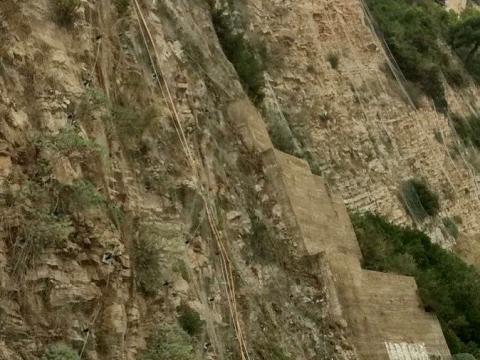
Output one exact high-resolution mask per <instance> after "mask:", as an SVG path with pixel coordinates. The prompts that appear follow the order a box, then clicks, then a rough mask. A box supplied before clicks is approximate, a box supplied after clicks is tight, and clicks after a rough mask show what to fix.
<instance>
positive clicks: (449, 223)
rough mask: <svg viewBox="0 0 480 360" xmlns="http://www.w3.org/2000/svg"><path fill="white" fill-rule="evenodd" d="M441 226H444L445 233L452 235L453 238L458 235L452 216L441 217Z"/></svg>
mask: <svg viewBox="0 0 480 360" xmlns="http://www.w3.org/2000/svg"><path fill="white" fill-rule="evenodd" d="M442 222H443V226H445V230H447V233H448V234H449V235H450V236H452V237H453V238H454V239H456V238H457V237H458V226H457V223H456V222H455V221H454V220H453V219H452V218H449V217H447V218H443V219H442Z"/></svg>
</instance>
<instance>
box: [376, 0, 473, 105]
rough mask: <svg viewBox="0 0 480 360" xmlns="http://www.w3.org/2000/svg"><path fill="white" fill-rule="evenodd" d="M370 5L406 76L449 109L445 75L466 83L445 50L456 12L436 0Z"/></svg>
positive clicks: (382, 0)
mask: <svg viewBox="0 0 480 360" xmlns="http://www.w3.org/2000/svg"><path fill="white" fill-rule="evenodd" d="M367 4H368V6H369V8H370V10H371V12H372V14H373V17H374V19H375V21H376V23H377V27H378V30H379V31H380V32H381V33H382V35H383V36H384V38H385V41H386V43H387V45H388V46H389V48H390V50H391V51H392V54H393V56H394V58H395V60H396V61H397V63H398V65H399V67H400V69H401V70H402V72H403V74H404V75H405V77H406V79H407V80H409V81H411V82H412V83H415V84H417V85H419V86H420V87H421V88H422V90H423V91H424V93H425V94H426V95H428V96H429V97H430V98H432V100H433V101H434V103H435V105H436V107H437V109H438V110H439V111H446V110H447V102H446V99H445V89H444V86H443V76H442V74H444V75H445V78H446V79H447V81H448V82H449V83H450V84H451V85H454V86H463V85H464V84H465V79H464V77H463V76H460V74H461V71H460V69H459V68H458V66H457V65H454V64H453V63H452V61H450V59H449V57H448V55H447V53H446V51H447V42H448V40H449V34H450V28H451V27H452V26H453V24H454V23H455V19H456V17H455V15H453V14H451V13H449V12H447V11H446V10H445V9H444V8H443V7H441V6H440V5H438V4H437V3H436V2H435V1H433V0H425V1H421V2H416V1H411V0H367Z"/></svg>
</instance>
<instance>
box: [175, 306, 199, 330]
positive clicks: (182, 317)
mask: <svg viewBox="0 0 480 360" xmlns="http://www.w3.org/2000/svg"><path fill="white" fill-rule="evenodd" d="M177 311H178V313H179V316H178V323H179V324H180V326H181V327H182V329H183V330H185V332H186V333H187V334H189V335H190V336H196V335H198V334H200V332H201V331H202V327H203V321H202V320H201V319H200V315H199V314H198V312H196V311H195V310H194V309H192V308H191V307H190V306H188V305H187V304H182V305H180V306H179V307H178V309H177Z"/></svg>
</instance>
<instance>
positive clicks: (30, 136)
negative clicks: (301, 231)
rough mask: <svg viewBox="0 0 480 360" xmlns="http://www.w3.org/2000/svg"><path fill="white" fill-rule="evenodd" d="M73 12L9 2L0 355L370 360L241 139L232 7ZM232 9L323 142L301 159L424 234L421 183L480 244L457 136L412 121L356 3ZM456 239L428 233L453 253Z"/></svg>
mask: <svg viewBox="0 0 480 360" xmlns="http://www.w3.org/2000/svg"><path fill="white" fill-rule="evenodd" d="M68 3H70V2H69V1H65V2H62V1H60V2H56V1H50V0H39V1H35V2H27V1H18V0H3V1H2V2H1V3H0V114H1V119H0V195H1V196H0V214H1V217H0V218H1V219H2V220H1V222H0V226H1V231H0V265H1V266H0V289H1V292H0V295H1V296H0V358H1V359H15V360H16V359H29V360H30V359H40V358H41V357H42V356H43V354H45V351H47V349H48V348H49V346H50V345H51V344H55V343H58V342H63V343H66V344H68V345H69V346H70V347H71V348H72V349H73V350H74V351H75V352H77V353H78V354H79V356H80V357H81V358H82V359H92V360H94V359H141V358H142V356H143V355H142V354H147V355H148V354H154V353H155V351H158V352H157V357H158V356H160V357H158V358H164V357H165V356H166V355H165V354H163V355H162V353H161V352H160V351H167V350H168V349H170V350H171V348H168V346H170V345H172V344H170V343H169V341H170V340H169V339H170V337H169V336H166V335H165V334H167V335H168V334H170V333H172V332H174V333H176V332H178V331H180V332H181V333H182V336H177V337H173V338H172V339H174V340H175V343H174V345H175V344H177V345H178V344H179V345H182V346H184V347H186V348H188V347H189V346H192V347H193V352H194V354H195V358H196V359H197V358H198V359H203V358H205V359H249V358H251V359H267V358H274V359H289V358H292V359H293V358H304V359H324V358H329V359H356V358H357V355H356V353H355V349H354V348H353V346H352V342H351V341H350V340H349V338H348V335H349V331H348V329H345V327H346V323H345V322H344V320H342V319H341V318H340V317H338V316H332V314H335V313H336V312H335V311H334V309H333V308H334V307H335V306H334V305H335V304H334V299H332V297H331V296H332V295H331V293H330V291H329V281H330V280H331V274H330V270H329V269H328V267H327V266H326V263H325V262H324V261H323V260H322V258H321V257H319V258H314V259H312V258H311V257H309V256H306V255H305V254H304V253H302V251H301V249H299V246H298V244H297V245H296V242H295V239H296V238H297V237H298V233H296V231H295V228H294V227H293V226H291V224H290V223H289V219H288V216H286V214H285V213H284V211H285V210H284V209H282V207H281V206H280V205H279V203H280V199H279V198H278V196H279V194H278V189H277V188H275V186H273V185H272V183H271V182H268V181H267V179H266V177H267V176H266V173H265V171H266V170H265V169H264V166H263V163H262V160H261V158H260V156H259V155H258V154H257V153H255V152H254V151H252V150H251V147H250V146H249V144H248V143H246V142H245V137H244V136H242V129H241V127H239V125H241V124H240V123H239V121H238V119H239V116H240V118H241V119H244V118H245V117H247V118H248V117H253V118H255V117H258V116H259V115H258V113H257V112H256V110H255V109H254V108H253V105H251V103H250V102H249V101H248V100H246V95H245V92H244V90H243V89H242V86H241V84H240V82H239V80H238V77H237V74H236V72H235V69H234V68H233V66H232V64H231V63H230V62H229V61H228V60H227V59H226V57H225V55H224V53H223V51H222V48H221V47H220V44H219V41H218V38H217V35H216V33H215V31H214V28H213V25H212V17H211V13H212V8H215V7H216V8H218V7H223V6H224V5H225V4H207V2H202V1H186V0H185V1H169V0H162V1H160V0H159V1H138V2H137V1H130V2H129V1H121V0H115V1H114V0H104V1H89V0H82V1H79V2H78V6H76V2H75V1H72V2H71V3H72V4H75V6H73V8H71V11H70V10H69V9H68V8H59V7H58V6H60V5H58V4H63V6H66V5H65V4H67V5H68ZM227 5H228V2H227ZM227 8H228V9H229V10H228V11H229V13H230V14H233V15H234V16H238V17H239V18H243V19H247V20H248V21H246V22H245V26H246V28H247V30H248V32H249V33H251V34H252V36H255V37H256V38H258V40H259V41H262V42H263V44H264V45H265V47H266V49H267V52H268V53H269V54H270V56H269V58H270V59H271V62H269V63H267V66H266V67H267V68H266V71H267V74H266V79H267V81H266V83H265V85H266V86H265V88H264V89H262V92H263V93H265V98H264V99H263V102H262V104H260V105H259V108H261V109H262V111H263V113H264V114H265V119H266V122H267V123H268V124H269V125H270V126H272V124H273V122H274V121H275V119H277V120H278V119H280V120H281V121H283V122H284V123H285V124H286V126H287V127H288V128H289V129H290V131H292V132H293V133H295V135H296V137H297V138H301V136H297V135H298V134H299V133H301V134H305V133H307V134H308V136H304V137H303V140H302V143H300V141H298V143H297V144H296V146H297V147H298V148H299V149H300V150H299V151H303V152H306V153H309V154H311V159H312V163H311V165H312V164H313V165H315V166H316V170H317V172H318V173H321V174H322V175H323V176H324V177H326V178H327V179H328V180H329V183H330V187H331V188H332V189H334V190H335V191H337V192H339V193H340V194H341V195H342V196H343V197H344V198H345V202H346V204H347V205H348V206H349V207H350V208H352V209H370V210H376V211H379V212H381V213H383V214H385V215H386V216H387V217H388V218H390V219H392V220H394V221H397V222H399V223H409V222H411V220H410V217H409V216H408V215H407V213H406V212H405V210H404V207H403V206H402V204H401V201H400V200H399V199H398V188H399V186H400V184H401V182H402V181H403V180H404V179H408V178H410V177H413V176H416V175H417V174H421V175H422V176H424V177H426V178H428V181H429V182H430V183H431V185H432V186H433V187H434V188H435V190H437V191H438V192H439V193H440V195H441V198H442V204H443V207H442V215H443V216H445V217H446V216H450V217H453V216H459V217H461V219H462V225H461V230H462V232H464V233H465V234H467V235H469V236H474V235H475V234H477V233H478V231H479V226H480V224H479V223H477V220H476V219H475V216H474V215H475V213H476V210H477V209H478V206H479V204H478V198H477V197H476V196H475V194H476V191H477V182H476V177H475V175H474V172H473V170H472V169H471V166H470V165H469V163H468V162H467V161H466V160H465V161H464V158H465V156H463V155H464V154H460V155H461V156H458V157H456V158H454V157H452V156H451V154H450V152H449V146H450V145H451V144H455V142H456V141H458V140H457V138H456V137H455V136H454V134H453V133H452V130H451V127H450V126H449V124H448V122H447V121H446V119H445V118H444V117H442V116H441V115H439V114H438V113H436V112H435V111H434V110H433V109H432V107H431V106H430V105H429V104H428V103H427V102H425V103H424V104H423V105H422V107H421V108H420V109H419V110H417V111H414V110H413V109H412V107H411V106H410V104H409V102H408V100H407V99H405V96H404V94H403V91H402V89H401V88H399V86H398V83H397V82H396V81H395V78H392V76H391V75H388V73H387V71H385V66H384V64H385V61H386V57H385V54H384V51H383V48H382V44H381V43H380V42H379V40H378V39H377V37H376V36H374V33H373V32H372V30H371V28H370V24H369V23H368V21H367V20H368V19H366V18H365V17H364V13H363V9H362V5H361V3H360V2H355V1H353V2H342V1H333V2H332V1H320V2H315V3H313V2H298V1H297V2H295V1H260V0H251V1H247V2H245V3H242V6H240V7H235V6H233V5H232V4H230V7H227ZM332 55H335V57H337V58H338V64H337V66H336V68H333V66H332V63H331V60H330V62H329V60H328V59H329V57H330V59H332V57H331V56H332ZM476 95H477V92H476V90H475V89H470V90H468V91H465V93H463V94H460V95H459V94H454V93H453V92H452V93H451V94H450V104H451V106H452V107H457V108H458V111H467V110H468V106H469V105H470V103H471V102H472V101H474V99H475V98H476ZM239 99H242V104H243V105H242V106H241V107H240V108H239V109H238V108H237V110H235V107H232V105H231V104H232V102H235V103H236V101H238V100H239ZM232 109H233V111H232ZM438 133H440V135H441V139H442V141H438V135H437V134H438ZM268 141H269V140H268ZM442 226H443V225H442V223H441V222H438V223H436V222H432V223H429V224H428V225H427V230H428V231H430V232H431V233H432V234H434V235H435V238H436V239H437V240H438V241H439V242H441V243H443V244H445V245H447V246H449V245H451V244H452V243H453V240H452V239H451V238H449V237H448V235H445V232H444V231H442V229H443V228H442ZM467 244H468V245H469V246H474V245H472V244H473V243H472V242H468V243H467ZM181 327H183V330H182V329H180V328H181ZM155 334H160V337H161V338H162V339H167V340H164V341H163V342H160V345H159V344H158V343H157V342H156V340H155V339H156V337H155ZM185 336H186V338H185ZM185 339H186V340H185ZM174 340H171V341H172V342H173V341H174ZM162 344H163V345H162ZM162 346H163V348H162ZM165 347H167V350H165ZM161 348H162V349H163V350H158V349H161ZM170 350H169V351H170ZM158 354H160V355H158ZM151 356H152V357H150V358H152V359H154V358H155V357H153V356H154V355H151ZM162 356H164V357H162ZM150 358H149V359H150Z"/></svg>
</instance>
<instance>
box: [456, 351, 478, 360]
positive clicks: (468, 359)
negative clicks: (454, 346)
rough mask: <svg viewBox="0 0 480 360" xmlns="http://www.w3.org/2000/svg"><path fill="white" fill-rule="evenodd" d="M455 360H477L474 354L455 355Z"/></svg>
mask: <svg viewBox="0 0 480 360" xmlns="http://www.w3.org/2000/svg"><path fill="white" fill-rule="evenodd" d="M453 360H476V359H475V356H473V355H472V354H465V353H462V354H455V355H453Z"/></svg>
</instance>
